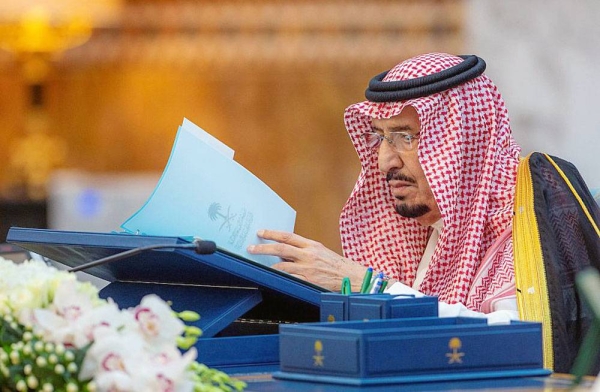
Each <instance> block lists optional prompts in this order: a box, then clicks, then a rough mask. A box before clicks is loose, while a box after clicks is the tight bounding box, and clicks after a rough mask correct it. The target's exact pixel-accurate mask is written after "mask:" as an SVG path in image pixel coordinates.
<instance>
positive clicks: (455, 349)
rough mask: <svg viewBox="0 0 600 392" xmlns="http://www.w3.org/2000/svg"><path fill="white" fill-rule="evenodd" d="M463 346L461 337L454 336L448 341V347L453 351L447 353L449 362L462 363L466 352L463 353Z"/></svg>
mask: <svg viewBox="0 0 600 392" xmlns="http://www.w3.org/2000/svg"><path fill="white" fill-rule="evenodd" d="M461 347H462V342H461V341H460V339H459V338H452V339H450V341H449V342H448V348H450V350H452V352H449V353H446V357H448V363H449V364H451V363H462V357H464V355H465V353H461V352H460V349H461Z"/></svg>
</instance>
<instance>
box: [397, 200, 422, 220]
mask: <svg viewBox="0 0 600 392" xmlns="http://www.w3.org/2000/svg"><path fill="white" fill-rule="evenodd" d="M394 209H395V210H396V212H397V213H398V214H399V215H400V216H403V217H405V218H418V217H420V216H423V215H425V214H427V213H428V212H429V211H431V208H429V207H428V206H426V205H425V204H417V205H415V206H409V205H407V204H406V203H401V204H398V203H395V204H394Z"/></svg>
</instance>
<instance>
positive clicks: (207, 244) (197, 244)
mask: <svg viewBox="0 0 600 392" xmlns="http://www.w3.org/2000/svg"><path fill="white" fill-rule="evenodd" d="M169 248H170V249H194V250H195V251H196V253H198V254H201V255H208V254H212V253H215V251H216V250H217V246H216V244H215V243H214V242H212V241H194V242H193V243H191V244H156V245H148V246H142V247H139V248H134V249H130V250H127V251H125V252H120V253H116V254H114V255H111V256H107V257H103V258H101V259H98V260H94V261H91V262H89V263H85V264H82V265H79V266H77V267H72V268H69V269H67V271H68V272H77V271H82V270H85V269H88V268H92V267H96V266H99V265H102V264H108V263H112V262H113V261H117V260H121V259H124V258H126V257H130V256H134V255H137V254H140V253H142V252H146V251H148V250H153V249H169Z"/></svg>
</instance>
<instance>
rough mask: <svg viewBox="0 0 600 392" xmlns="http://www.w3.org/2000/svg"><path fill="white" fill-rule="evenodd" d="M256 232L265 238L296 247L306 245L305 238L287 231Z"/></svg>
mask: <svg viewBox="0 0 600 392" xmlns="http://www.w3.org/2000/svg"><path fill="white" fill-rule="evenodd" d="M256 234H257V235H258V236H259V237H260V238H263V239H265V240H272V241H277V242H281V243H284V244H288V245H292V246H296V247H298V248H303V247H305V246H307V245H308V240H307V239H306V238H304V237H302V236H300V235H298V234H294V233H290V232H287V231H277V230H259V231H258V233H256Z"/></svg>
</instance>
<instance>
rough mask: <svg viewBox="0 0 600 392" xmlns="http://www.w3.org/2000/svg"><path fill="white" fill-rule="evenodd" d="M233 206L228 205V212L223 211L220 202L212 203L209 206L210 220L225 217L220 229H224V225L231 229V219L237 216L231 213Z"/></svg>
mask: <svg viewBox="0 0 600 392" xmlns="http://www.w3.org/2000/svg"><path fill="white" fill-rule="evenodd" d="M230 210H231V206H229V207H227V213H226V214H222V213H221V205H220V204H219V203H212V204H211V205H210V207H208V217H209V218H210V220H213V221H214V220H217V219H218V218H220V219H223V223H222V224H221V227H219V231H221V230H222V229H223V227H227V230H231V220H232V219H233V218H235V214H231V213H230Z"/></svg>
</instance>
